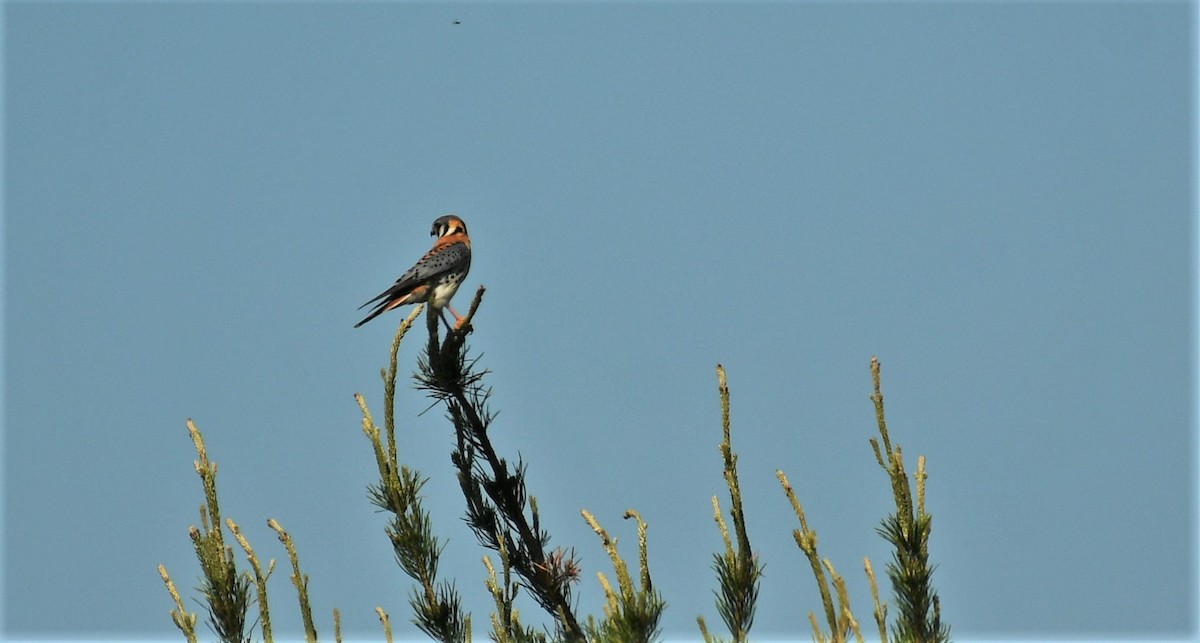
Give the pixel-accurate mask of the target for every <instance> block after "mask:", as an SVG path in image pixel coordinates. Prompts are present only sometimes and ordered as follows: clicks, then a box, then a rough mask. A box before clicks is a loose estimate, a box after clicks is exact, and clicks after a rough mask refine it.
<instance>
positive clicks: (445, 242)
mask: <svg viewBox="0 0 1200 643" xmlns="http://www.w3.org/2000/svg"><path fill="white" fill-rule="evenodd" d="M429 234H431V235H433V236H436V237H437V241H434V242H433V247H432V248H430V249H429V252H426V253H425V256H424V257H421V260H420V261H418V262H417V263H416V264H415V265H414V266H413V267H412V268H409V269H408V270H407V271H405V273H404V274H402V275H400V278H399V279H397V280H396V283H395V284H393V285H392V287H391V288H388V289H387V290H385V291H383V292H381V293H379V296H378V297H375V298H374V299H372V300H371V301H368V302H367V303H365V304H363V305H362V306H359V307H358V308H359V310H362V309H363V308H366V307H367V306H370V305H371V304H375V308H374V309H372V310H371V314H370V315H367V317H366V318H365V319H363V320H362V321H360V322H358V323H357V324H355V325H354V327H355V328H358V327H359V326H362V325H363V324H365V323H367V322H369V321H371V320H372V319H375V318H376V317H377V316H379V314H380V313H383V312H386V311H389V310H391V309H393V308H396V307H398V306H403V305H405V304H420V303H424V302H429V306H430V307H431V308H433V309H435V310H437V312H438V315H439V316H442V308H443V307H445V308H450V314H452V315H454V320H455V322H456V323H457V324H461V323H462V321H463V318H462V317H460V316H459V314H458V313H457V312H455V311H454V308H453V307H451V306H450V298H451V297H453V296H454V293H455V291H457V290H458V285H459V284H460V283H462V280H463V279H465V278H466V276H467V271H469V270H470V269H471V238H470V237H468V236H467V224H465V223H463V220H462V219H460V218H458V217H456V216H454V215H453V214H447V215H446V216H444V217H438V218H437V220H435V221H434V222H433V230H431V231H430V232H429ZM376 302H378V303H376ZM442 321H443V322H445V323H446V325H447V326H449V325H450V323H449V322H446V318H445V316H442Z"/></svg>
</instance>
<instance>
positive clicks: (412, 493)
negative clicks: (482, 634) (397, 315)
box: [355, 305, 470, 643]
mask: <svg viewBox="0 0 1200 643" xmlns="http://www.w3.org/2000/svg"><path fill="white" fill-rule="evenodd" d="M421 311H422V306H420V305H418V306H417V307H416V308H414V309H413V311H412V312H411V313H410V314H409V315H408V317H407V318H405V319H404V320H403V321H402V322H401V323H400V326H399V328H397V330H396V335H395V337H394V338H393V340H392V347H391V352H390V354H389V359H388V368H386V369H384V370H382V371H381V375H382V377H383V408H384V426H383V429H382V430H381V429H380V427H379V426H377V425H376V424H375V420H374V418H373V417H372V415H371V411H370V409H369V408H368V406H367V402H366V400H365V399H364V398H363V396H362V395H361V394H356V395H355V401H356V402H357V403H358V407H359V410H360V411H361V412H362V416H363V419H362V429H363V433H364V434H365V435H366V436H367V439H368V440H370V441H371V448H372V450H373V451H374V453H375V464H376V467H377V468H378V470H379V482H378V483H376V484H372V485H370V486H368V488H367V493H368V495H369V497H370V498H371V502H372V503H373V504H374V505H375V506H377V507H379V508H380V509H382V510H384V511H386V512H388V513H390V514H391V515H392V518H391V521H390V522H389V523H388V526H387V527H386V528H385V533H386V534H387V537H388V540H389V541H391V543H392V551H393V552H394V553H395V556H396V562H397V563H398V564H399V565H400V568H401V569H402V570H403V571H404V573H405V574H407V575H408V577H409V578H412V579H413V580H414V581H416V582H417V587H414V588H413V590H412V592H411V593H410V594H409V598H408V603H409V605H410V606H411V607H412V609H413V619H412V622H413V623H414V624H415V625H416V626H417V627H418V628H420V629H421V631H423V632H425V633H426V634H428V635H429V637H430V638H432V639H434V640H437V641H442V642H443V643H464V642H465V641H469V638H468V637H469V634H468V631H469V627H470V626H469V617H468V616H466V615H465V614H464V613H463V610H462V601H461V599H460V597H459V595H458V591H457V590H456V589H455V587H454V584H453V583H451V582H441V583H439V582H438V580H437V575H438V561H439V558H440V556H441V552H442V547H443V545H442V544H441V543H439V541H438V539H437V537H436V536H434V534H433V521H432V519H431V518H430V516H429V513H428V512H427V511H426V510H425V507H424V505H423V502H422V497H421V488H422V487H424V486H425V482H426V480H427V479H426V478H424V477H422V476H421V475H420V474H419V473H418V472H417V471H415V470H413V469H410V468H409V467H408V466H405V465H401V464H400V462H399V458H398V456H397V447H396V414H395V401H396V376H397V371H398V362H399V360H398V357H397V356H398V354H399V350H400V343H401V341H402V340H403V339H404V336H405V335H406V334H407V333H408V331H409V329H410V328H412V325H413V323H414V322H416V320H417V317H418V316H419V315H420V314H421ZM380 618H381V620H385V618H386V615H383V614H381V617H380ZM389 628H390V622H389V621H386V620H385V629H389ZM389 631H390V629H389Z"/></svg>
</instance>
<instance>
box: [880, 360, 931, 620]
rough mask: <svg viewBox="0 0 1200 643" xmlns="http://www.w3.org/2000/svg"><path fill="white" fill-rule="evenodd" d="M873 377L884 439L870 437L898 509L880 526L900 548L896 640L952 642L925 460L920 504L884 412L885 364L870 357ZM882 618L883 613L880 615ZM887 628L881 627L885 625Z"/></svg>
mask: <svg viewBox="0 0 1200 643" xmlns="http://www.w3.org/2000/svg"><path fill="white" fill-rule="evenodd" d="M871 380H872V384H873V388H874V391H873V393H872V394H871V401H872V402H873V403H874V405H875V419H876V424H877V426H878V429H879V437H880V440H881V441H882V445H883V446H882V449H881V448H880V442H879V441H876V440H875V439H874V438H872V439H871V448H872V450H873V451H874V452H875V459H876V461H878V463H879V466H880V467H881V468H883V470H884V471H885V472H886V473H887V474H888V477H889V479H890V481H891V484H892V495H893V499H894V500H895V503H896V511H895V513H893V514H891V515H889V516H887V517H886V518H884V520H883V523H882V525H881V526H880V527H879V528H878V529H877V530H876V531H878V532H879V535H881V536H883V538H884V539H885V540H887V541H888V542H889V543H891V544H892V546H893V547H894V548H895V551H894V552H893V554H892V560H891V561H889V562H888V564H887V574H888V579H890V580H891V581H892V592H893V596H894V599H895V603H896V608H897V610H898V612H899V613H898V615H897V618H896V622H895V623H894V624H893V626H892V637H893V638H894V639H895V640H897V641H902V642H905V643H907V642H909V641H913V642H915V643H944V642H947V641H949V640H950V626H949V625H947V624H944V623H942V622H941V602H940V599H939V598H938V595H937V592H936V591H935V590H934V589H933V579H932V577H933V566H932V565H931V564H930V563H929V535H930V533H931V532H932V529H933V517H932V516H931V515H929V514H928V513H926V511H925V480H926V478H927V475H926V472H925V458H924V457H921V458H919V459H918V460H917V474H916V476H915V478H916V481H917V502H916V503H915V505H916V506H915V507H914V502H913V494H912V487H911V485H910V482H909V477H908V473H907V472H906V471H905V469H904V457H903V453H902V452H901V449H900V447H899V446H898V445H896V446H893V445H892V442H891V438H890V436H889V435H888V430H887V421H886V419H885V416H884V408H883V392H882V388H881V386H880V365H879V360H878V359H877V358H874V357H872V358H871ZM876 618H877V620H878V619H879V616H877V617H876ZM881 627H882V626H881Z"/></svg>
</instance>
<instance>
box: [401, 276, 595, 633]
mask: <svg viewBox="0 0 1200 643" xmlns="http://www.w3.org/2000/svg"><path fill="white" fill-rule="evenodd" d="M484 291H485V289H484V288H483V287H482V286H480V288H479V290H478V291H477V292H476V294H475V298H474V299H473V300H472V302H471V307H470V309H469V311H468V313H467V315H466V316H465V317H464V318H463V320H462V322H461V323H460V324H459V325H458V326H457V327H455V328H453V329H451V330H449V331H447V333H446V338H445V340H444V341H440V342H439V337H438V331H439V327H438V315H437V314H436V313H435V312H433V311H432V310H431V311H430V312H429V313H428V314H427V326H428V330H429V342H428V344H427V345H426V349H425V354H424V355H423V356H422V357H421V359H420V360H419V362H418V372H417V375H416V380H417V386H418V388H420V389H422V390H424V391H426V392H427V394H428V395H429V396H430V397H432V398H434V399H435V400H436V401H438V402H441V403H443V404H444V405H445V407H446V411H447V415H448V417H449V419H450V421H451V423H453V425H454V431H455V443H456V447H455V449H454V451H453V453H451V456H450V460H451V463H452V464H453V465H454V467H455V468H456V470H457V471H458V480H459V486H460V487H461V489H462V492H463V497H464V498H465V499H466V503H467V509H466V520H467V524H468V525H469V526H470V527H471V530H472V531H473V532H474V533H475V535H476V537H477V538H478V540H479V542H480V543H481V544H482V545H483V546H485V547H487V548H488V549H491V550H493V551H496V552H499V551H500V549H501V547H502V546H503V547H504V548H505V549H506V550H507V551H508V556H509V560H510V561H511V564H512V568H513V569H514V570H515V571H516V572H517V575H518V576H520V577H521V579H522V582H523V584H524V586H525V588H526V589H527V590H529V593H530V594H531V595H532V596H533V598H534V599H535V600H536V601H537V602H538V604H539V605H541V606H542V608H543V609H545V610H546V611H547V612H548V613H550V614H551V615H552V616H553V617H554V618H555V621H556V629H557V630H558V633H557V635H558V636H559V637H560V638H562V639H564V640H567V641H581V640H583V639H584V632H583V628H582V627H581V626H580V624H579V621H578V619H577V618H576V616H575V611H574V608H573V606H572V604H571V590H572V585H573V584H574V583H575V582H576V581H577V580H578V578H579V566H578V563H577V561H576V560H575V558H574V555H573V554H572V553H570V552H568V551H566V550H564V549H562V548H558V549H555V550H554V551H549V549H548V548H549V543H550V534H549V533H547V532H546V531H545V530H543V529H541V527H540V519H539V516H538V512H537V506H536V504H535V503H532V502H530V498H529V495H528V492H527V490H526V487H525V464H524V462H522V461H521V460H520V459H518V460H517V463H516V465H515V466H513V467H510V466H509V464H508V461H507V460H505V459H504V458H501V457H500V456H499V455H498V454H497V453H496V450H495V448H494V447H493V446H492V443H491V438H490V437H489V436H488V433H487V431H488V427H489V425H490V424H491V421H492V420H493V419H494V417H495V415H494V414H493V413H492V412H491V411H490V410H489V409H488V406H487V401H488V398H489V397H490V396H491V389H490V388H488V387H487V386H486V385H485V384H484V377H485V376H486V375H487V374H488V371H486V370H481V369H479V368H478V367H477V361H478V360H477V359H468V358H467V348H466V338H467V335H468V334H470V332H471V331H472V325H471V323H472V320H473V319H474V316H475V313H476V312H477V311H478V310H479V304H480V302H481V301H482V299H483V293H484Z"/></svg>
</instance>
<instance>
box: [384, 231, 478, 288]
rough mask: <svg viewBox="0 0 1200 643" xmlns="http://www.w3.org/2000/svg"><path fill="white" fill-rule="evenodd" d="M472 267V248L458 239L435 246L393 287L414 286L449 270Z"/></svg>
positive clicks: (458, 270) (464, 269)
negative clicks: (447, 243)
mask: <svg viewBox="0 0 1200 643" xmlns="http://www.w3.org/2000/svg"><path fill="white" fill-rule="evenodd" d="M470 267H471V248H470V247H469V246H467V244H465V243H463V242H461V241H457V242H455V243H451V244H449V245H445V246H442V247H440V248H438V247H434V248H433V249H432V250H430V251H429V252H428V253H426V255H425V256H424V257H421V260H420V261H418V262H417V263H416V264H415V265H413V267H412V268H409V269H408V270H407V271H405V273H404V274H402V275H400V278H399V279H397V280H396V285H395V286H393V288H414V287H416V286H418V285H420V284H423V283H425V282H426V281H429V280H430V279H433V278H434V277H437V276H438V275H443V274H446V273H449V272H465V271H466V270H467V269H469V268H470Z"/></svg>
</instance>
